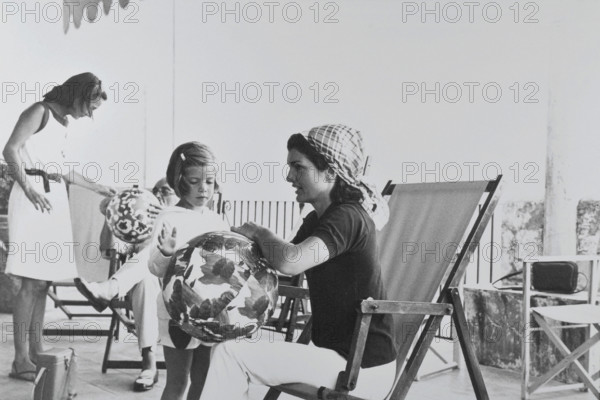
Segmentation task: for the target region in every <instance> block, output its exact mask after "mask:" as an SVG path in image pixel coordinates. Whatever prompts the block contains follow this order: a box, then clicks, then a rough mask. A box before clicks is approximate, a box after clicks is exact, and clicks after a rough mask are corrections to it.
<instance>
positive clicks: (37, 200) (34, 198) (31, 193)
mask: <svg viewBox="0 0 600 400" xmlns="http://www.w3.org/2000/svg"><path fill="white" fill-rule="evenodd" d="M23 191H24V192H25V196H27V198H28V199H29V201H31V203H33V206H34V207H35V209H36V210H38V211H41V212H44V211H47V212H48V213H50V211H52V205H51V204H50V201H49V200H48V199H47V198H46V197H44V196H43V195H42V194H40V193H38V192H37V191H36V190H35V189H33V188H32V187H31V186H28V187H27V188H25V189H24V190H23Z"/></svg>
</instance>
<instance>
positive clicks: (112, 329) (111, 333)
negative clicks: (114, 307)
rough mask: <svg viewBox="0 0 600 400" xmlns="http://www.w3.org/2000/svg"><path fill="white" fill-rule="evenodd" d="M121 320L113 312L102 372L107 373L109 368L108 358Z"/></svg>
mask: <svg viewBox="0 0 600 400" xmlns="http://www.w3.org/2000/svg"><path fill="white" fill-rule="evenodd" d="M118 322H119V320H118V319H117V317H116V316H115V315H114V314H113V316H112V318H111V319H110V327H109V328H108V334H107V335H106V347H105V348H104V358H103V359H102V373H103V374H105V373H106V370H107V369H108V360H109V358H110V349H111V348H112V344H113V341H114V340H115V336H116V334H117V333H118V328H119V324H118Z"/></svg>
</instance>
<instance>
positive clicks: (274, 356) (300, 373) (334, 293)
mask: <svg viewBox="0 0 600 400" xmlns="http://www.w3.org/2000/svg"><path fill="white" fill-rule="evenodd" d="M287 148H288V156H287V163H288V166H289V168H290V169H289V173H288V175H287V180H288V182H290V183H291V184H292V186H293V187H294V188H295V189H296V200H297V201H298V202H300V203H309V204H311V205H312V206H313V208H314V211H313V212H311V213H310V214H309V215H308V216H307V217H306V218H304V221H303V223H302V226H301V227H300V229H299V231H298V233H297V234H296V236H295V238H294V239H293V240H292V242H291V243H286V242H285V241H283V240H282V239H280V238H278V237H277V236H275V234H273V233H272V232H271V231H269V230H268V229H266V228H263V227H261V226H258V225H255V224H253V223H246V224H244V225H243V226H241V227H239V228H232V230H233V231H235V232H238V233H241V234H243V235H245V236H247V237H249V238H250V239H252V240H254V241H255V242H256V243H257V244H258V245H259V247H260V248H261V250H262V252H263V254H264V255H265V256H266V257H267V259H269V261H270V262H271V264H272V265H273V266H274V267H275V268H276V269H277V270H278V271H280V272H282V273H284V274H287V275H297V274H299V273H301V272H306V277H307V281H308V287H309V289H310V303H311V307H312V317H313V325H312V343H311V344H310V345H308V346H305V345H302V344H297V343H288V342H277V341H276V342H266V341H260V342H254V341H252V342H244V341H238V342H236V341H229V342H225V343H220V344H218V345H216V346H215V347H214V349H213V353H212V357H211V363H210V369H209V371H208V375H207V378H206V384H205V386H204V391H203V392H202V397H201V400H212V399H231V400H242V399H247V398H248V397H247V396H248V387H249V383H255V384H262V385H280V384H284V383H293V382H298V383H306V384H310V385H313V386H316V387H320V386H325V387H334V386H335V383H336V379H337V375H338V373H339V371H342V370H344V369H345V367H346V359H347V357H348V355H349V354H350V346H351V341H352V334H353V331H354V325H355V320H356V317H357V313H356V308H357V306H358V305H359V304H360V302H361V300H364V299H366V298H368V297H372V298H374V299H376V300H377V299H379V300H385V299H386V293H385V290H384V288H383V284H382V281H381V269H380V264H379V256H378V251H377V242H376V229H380V228H381V227H382V226H383V225H384V224H385V223H386V222H387V218H388V215H389V211H388V208H387V203H385V202H384V201H383V199H382V198H381V196H379V195H378V193H377V192H376V190H375V189H374V188H372V187H370V186H368V185H367V184H365V182H364V181H363V176H362V175H363V167H364V164H365V156H364V152H363V146H362V136H361V135H360V132H358V131H357V130H355V129H352V128H350V127H347V126H345V125H323V126H318V127H316V128H313V129H311V130H310V131H309V132H308V133H306V135H303V134H295V135H292V136H291V137H290V138H289V140H288V143H287ZM393 337H394V335H393V324H392V319H391V316H390V315H381V314H380V315H374V316H373V318H372V320H371V325H370V326H369V333H368V336H367V341H366V345H365V351H364V356H363V359H362V363H361V370H360V377H361V379H360V380H359V381H358V385H357V387H356V389H355V390H354V391H353V392H352V393H351V394H352V395H355V396H358V397H362V398H367V399H373V400H375V399H378V400H381V399H383V398H384V396H386V395H387V393H388V391H389V390H390V388H391V387H392V384H393V380H394V377H395V371H396V353H397V350H396V347H395V344H394V340H393Z"/></svg>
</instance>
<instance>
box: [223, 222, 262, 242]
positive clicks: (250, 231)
mask: <svg viewBox="0 0 600 400" xmlns="http://www.w3.org/2000/svg"><path fill="white" fill-rule="evenodd" d="M262 229H264V228H263V227H262V226H260V225H257V224H255V223H254V222H246V223H245V224H244V225H242V226H238V227H235V226H232V227H231V231H232V232H235V233H239V234H240V235H244V236H246V237H247V238H248V239H250V240H254V241H256V240H257V239H258V236H259V232H260V231H261V230H262Z"/></svg>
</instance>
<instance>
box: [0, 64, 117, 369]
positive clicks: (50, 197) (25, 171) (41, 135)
mask: <svg viewBox="0 0 600 400" xmlns="http://www.w3.org/2000/svg"><path fill="white" fill-rule="evenodd" d="M104 100H106V93H105V92H104V91H103V90H102V83H101V81H100V80H99V79H98V78H97V77H96V76H95V75H94V74H92V73H90V72H86V73H82V74H79V75H75V76H72V77H71V78H69V79H68V80H67V81H66V82H65V83H63V84H62V85H59V86H56V87H54V88H53V89H52V90H51V91H50V92H48V93H47V94H46V95H44V100H43V101H41V102H38V103H35V104H33V105H32V106H30V107H29V108H27V109H26V110H25V111H24V112H23V113H22V114H21V116H20V117H19V120H18V121H17V124H16V125H15V128H14V130H13V132H12V134H11V136H10V138H9V139H8V142H7V143H6V146H5V147H4V151H3V155H4V159H5V160H6V162H7V163H8V166H9V170H10V171H11V172H12V173H13V175H14V178H15V181H16V183H15V184H14V185H13V188H12V191H11V193H10V198H9V203H8V234H9V240H10V242H11V244H12V245H13V246H14V247H15V251H13V252H11V254H9V256H8V259H7V262H6V264H7V265H6V273H7V274H12V275H14V276H17V277H20V278H21V288H20V290H19V293H18V294H17V297H16V299H15V305H14V311H13V323H14V346H15V359H14V361H13V363H12V369H11V372H10V374H9V376H10V377H12V378H16V379H23V380H27V381H33V380H34V378H35V370H36V367H35V364H36V361H37V359H38V356H39V353H40V352H42V351H43V346H42V329H43V323H44V311H45V308H46V293H47V291H48V288H49V286H50V283H51V281H56V280H64V279H72V278H75V277H76V276H77V269H76V266H75V262H74V254H73V251H74V249H73V233H72V229H71V217H70V213H69V202H68V198H67V188H66V185H65V183H63V182H62V179H64V180H65V181H66V183H68V184H74V185H79V186H82V187H84V188H86V189H89V190H93V191H95V192H96V193H99V194H101V195H104V196H109V195H112V194H114V193H115V190H114V189H112V188H110V187H107V186H104V185H99V184H96V183H93V182H90V181H88V180H86V179H85V178H84V177H83V176H82V175H80V174H78V173H76V172H74V171H72V170H69V169H68V168H65V167H66V164H64V163H62V161H63V154H62V150H63V147H64V144H65V138H66V132H67V125H68V123H69V121H68V119H67V116H71V117H72V118H74V119H79V118H81V117H90V118H92V116H93V113H94V110H96V109H97V108H98V107H100V105H101V104H102V101H104ZM28 334H29V337H28V336H27V335H28Z"/></svg>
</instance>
